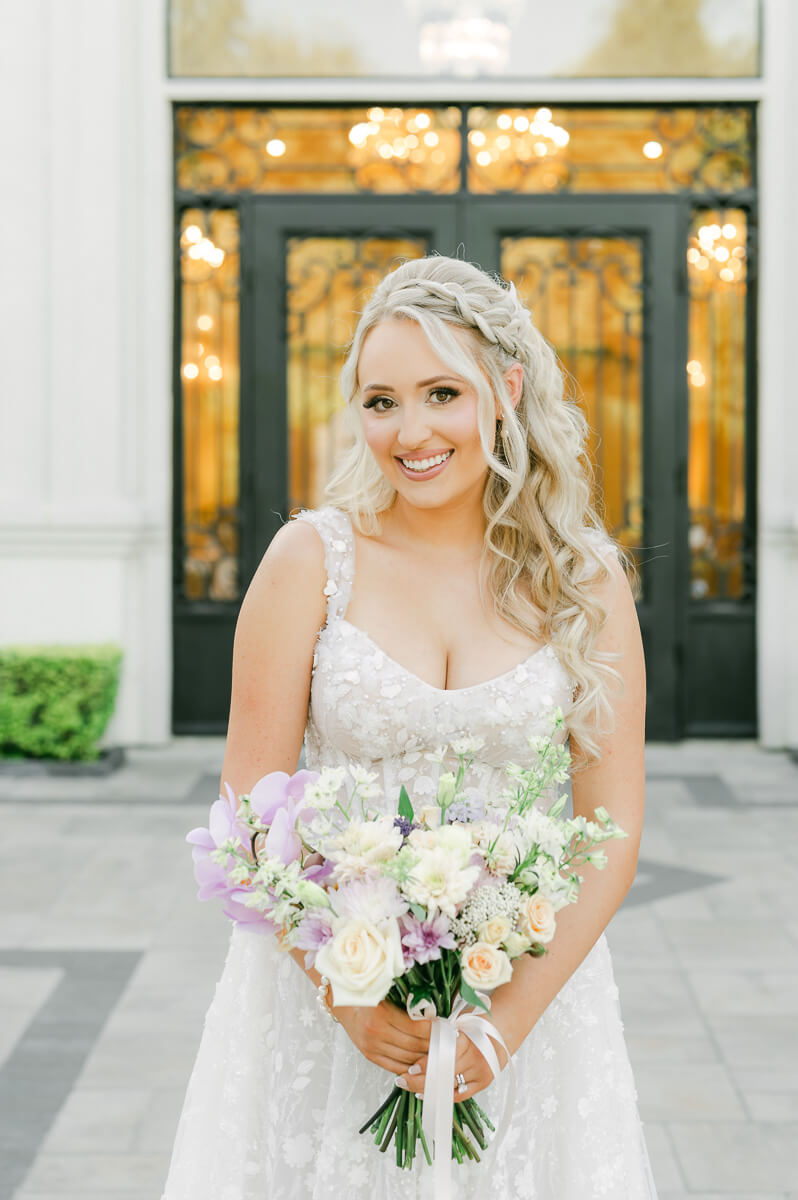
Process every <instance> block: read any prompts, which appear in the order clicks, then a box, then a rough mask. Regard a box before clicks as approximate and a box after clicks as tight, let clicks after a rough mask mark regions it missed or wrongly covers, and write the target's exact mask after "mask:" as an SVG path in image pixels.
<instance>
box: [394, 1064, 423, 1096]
mask: <svg viewBox="0 0 798 1200" xmlns="http://www.w3.org/2000/svg"><path fill="white" fill-rule="evenodd" d="M402 1080H403V1082H404V1083H405V1084H406V1085H407V1091H408V1092H415V1093H416V1095H420V1094H421V1093H422V1092H423V1091H424V1084H425V1083H426V1080H427V1056H426V1055H424V1057H423V1058H419V1059H418V1060H417V1061H416V1062H414V1063H411V1065H410V1066H409V1067H406V1068H405V1070H404V1073H403V1075H402ZM397 1083H398V1081H397ZM398 1086H399V1087H401V1086H402V1084H398Z"/></svg>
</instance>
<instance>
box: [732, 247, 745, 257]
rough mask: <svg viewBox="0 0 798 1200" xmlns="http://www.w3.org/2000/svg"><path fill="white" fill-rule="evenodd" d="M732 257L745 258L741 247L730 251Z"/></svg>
mask: <svg viewBox="0 0 798 1200" xmlns="http://www.w3.org/2000/svg"><path fill="white" fill-rule="evenodd" d="M732 257H733V258H745V250H744V249H743V248H742V246H735V247H734V249H733V250H732Z"/></svg>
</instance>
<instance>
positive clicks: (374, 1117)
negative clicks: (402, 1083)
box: [358, 1087, 399, 1133]
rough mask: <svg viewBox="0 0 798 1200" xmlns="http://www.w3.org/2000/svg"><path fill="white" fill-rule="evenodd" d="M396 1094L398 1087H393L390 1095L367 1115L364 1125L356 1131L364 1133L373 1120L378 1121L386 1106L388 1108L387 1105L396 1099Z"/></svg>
mask: <svg viewBox="0 0 798 1200" xmlns="http://www.w3.org/2000/svg"><path fill="white" fill-rule="evenodd" d="M398 1095H399V1088H397V1087H395V1088H394V1089H393V1091H392V1092H391V1094H390V1096H389V1097H388V1099H387V1100H386V1101H385V1103H384V1104H381V1105H380V1107H379V1108H378V1109H377V1111H376V1112H375V1113H372V1115H371V1116H370V1117H369V1119H368V1121H366V1123H365V1125H364V1126H363V1127H362V1128H361V1129H358V1133H365V1132H366V1130H367V1129H371V1127H372V1126H373V1125H374V1123H375V1121H379V1119H380V1117H381V1116H382V1115H383V1113H384V1112H385V1110H386V1108H388V1106H389V1105H390V1104H392V1103H393V1101H394V1100H395V1099H396V1097H397V1096H398Z"/></svg>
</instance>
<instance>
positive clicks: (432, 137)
mask: <svg viewBox="0 0 798 1200" xmlns="http://www.w3.org/2000/svg"><path fill="white" fill-rule="evenodd" d="M437 144H438V135H437V133H436V132H435V131H434V129H431V130H430V131H429V133H425V134H424V145H425V146H437Z"/></svg>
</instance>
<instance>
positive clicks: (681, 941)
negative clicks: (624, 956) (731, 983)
mask: <svg viewBox="0 0 798 1200" xmlns="http://www.w3.org/2000/svg"><path fill="white" fill-rule="evenodd" d="M663 928H664V931H665V936H666V937H667V939H668V941H669V943H670V945H671V946H672V948H673V953H674V957H675V958H676V960H677V962H679V963H681V964H682V965H684V966H686V967H698V966H703V967H706V966H717V967H739V965H740V962H741V959H744V962H745V965H746V967H748V968H749V969H750V970H753V969H754V968H762V969H765V970H767V969H773V968H779V967H783V966H784V965H785V963H789V962H790V961H791V960H794V957H795V947H794V944H793V942H792V941H791V939H790V938H788V937H787V936H786V935H785V933H784V932H783V931H782V930H781V929H780V928H779V926H778V925H776V924H774V922H773V921H772V920H766V919H762V920H746V919H739V920H737V921H735V922H734V923H731V922H728V921H723V920H713V921H700V920H697V921H688V920H683V919H678V918H677V919H674V920H672V921H669V922H667V924H665V925H664V927H663Z"/></svg>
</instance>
